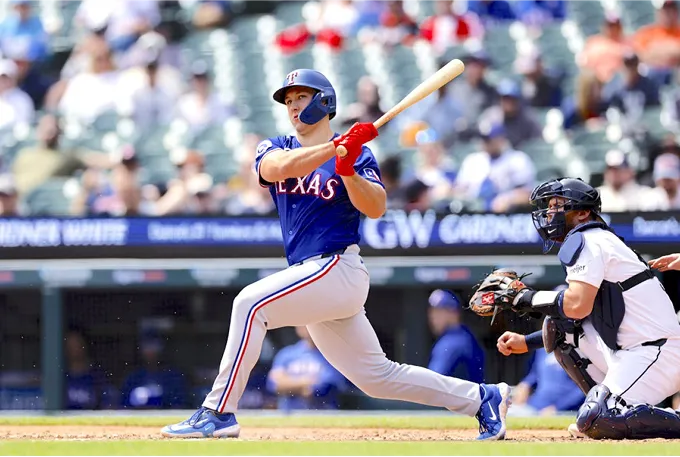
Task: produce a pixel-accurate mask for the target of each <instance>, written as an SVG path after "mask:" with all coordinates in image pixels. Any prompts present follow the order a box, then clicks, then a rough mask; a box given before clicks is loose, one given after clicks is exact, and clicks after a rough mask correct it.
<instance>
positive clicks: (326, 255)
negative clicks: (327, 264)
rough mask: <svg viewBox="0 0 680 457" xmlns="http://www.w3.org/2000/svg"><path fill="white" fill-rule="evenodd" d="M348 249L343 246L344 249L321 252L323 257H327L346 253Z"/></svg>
mask: <svg viewBox="0 0 680 457" xmlns="http://www.w3.org/2000/svg"><path fill="white" fill-rule="evenodd" d="M346 250H347V248H342V249H338V250H337V251H333V252H327V253H325V254H321V258H322V259H327V258H329V257H333V256H334V255H336V254H344V253H345V251H346Z"/></svg>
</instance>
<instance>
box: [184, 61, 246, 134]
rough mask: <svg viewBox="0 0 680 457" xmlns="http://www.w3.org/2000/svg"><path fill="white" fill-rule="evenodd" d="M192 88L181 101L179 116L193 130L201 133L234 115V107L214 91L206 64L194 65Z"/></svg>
mask: <svg viewBox="0 0 680 457" xmlns="http://www.w3.org/2000/svg"><path fill="white" fill-rule="evenodd" d="M191 86H192V89H191V91H190V92H188V93H186V94H184V95H183V96H182V97H180V99H179V102H178V104H177V115H178V116H179V118H181V119H183V120H184V121H186V122H187V123H188V124H189V126H190V128H191V129H192V130H194V131H200V130H203V129H205V128H207V127H209V126H211V125H220V124H222V123H223V122H224V121H226V120H227V119H228V118H229V117H231V116H232V115H233V114H234V112H233V109H232V107H231V106H229V104H228V103H226V101H225V100H223V99H222V97H221V96H220V95H218V94H216V93H214V92H213V91H212V88H211V86H210V78H209V75H208V66H207V64H206V63H205V62H195V63H194V65H192V67H191Z"/></svg>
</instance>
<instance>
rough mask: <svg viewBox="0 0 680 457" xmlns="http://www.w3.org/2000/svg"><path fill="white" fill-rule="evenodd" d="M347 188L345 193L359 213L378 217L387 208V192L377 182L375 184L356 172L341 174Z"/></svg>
mask: <svg viewBox="0 0 680 457" xmlns="http://www.w3.org/2000/svg"><path fill="white" fill-rule="evenodd" d="M342 181H343V182H344V183H345V187H346V188H347V194H348V195H349V200H350V201H351V202H352V205H354V207H355V208H356V209H358V210H359V211H360V212H361V213H363V214H365V215H366V216H368V217H370V218H372V219H378V218H379V217H381V216H382V215H383V214H385V209H386V208H387V194H386V193H385V189H383V188H382V187H381V186H380V185H379V184H375V183H373V182H371V181H368V180H367V179H364V178H362V177H361V176H359V175H358V174H356V173H355V174H354V175H352V176H342Z"/></svg>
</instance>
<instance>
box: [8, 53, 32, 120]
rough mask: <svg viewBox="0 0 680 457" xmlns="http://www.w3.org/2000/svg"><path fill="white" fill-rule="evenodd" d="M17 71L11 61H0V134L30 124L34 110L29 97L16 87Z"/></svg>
mask: <svg viewBox="0 0 680 457" xmlns="http://www.w3.org/2000/svg"><path fill="white" fill-rule="evenodd" d="M17 77H18V69H17V66H16V65H15V64H14V62H12V61H11V60H0V132H3V131H7V130H9V129H12V128H13V127H14V126H15V125H17V124H31V123H32V122H33V118H34V116H35V108H34V107H33V101H32V100H31V97H29V96H28V94H26V92H24V91H23V90H21V89H19V88H18V87H17Z"/></svg>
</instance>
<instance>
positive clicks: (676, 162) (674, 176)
mask: <svg viewBox="0 0 680 457" xmlns="http://www.w3.org/2000/svg"><path fill="white" fill-rule="evenodd" d="M654 183H655V184H656V188H655V190H656V191H657V192H659V193H661V195H662V196H663V198H665V199H666V200H667V201H668V209H672V210H676V209H680V157H678V156H677V155H675V154H671V153H668V152H667V153H665V154H661V155H660V156H659V157H657V158H656V160H655V161H654Z"/></svg>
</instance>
